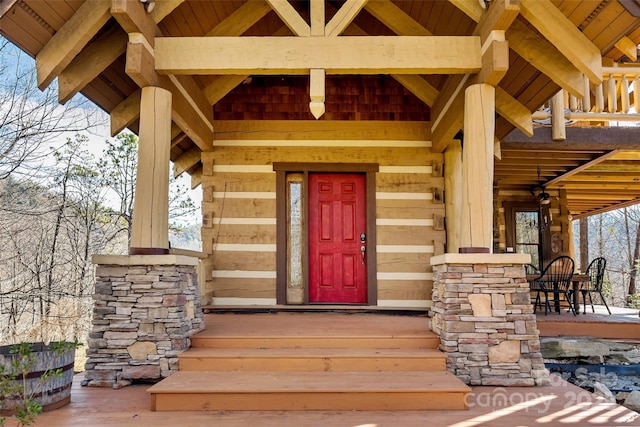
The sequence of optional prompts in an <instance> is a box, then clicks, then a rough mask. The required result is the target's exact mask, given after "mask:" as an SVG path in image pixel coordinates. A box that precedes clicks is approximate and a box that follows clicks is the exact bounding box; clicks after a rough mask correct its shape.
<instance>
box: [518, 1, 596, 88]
mask: <svg viewBox="0 0 640 427" xmlns="http://www.w3.org/2000/svg"><path fill="white" fill-rule="evenodd" d="M520 3H521V9H522V10H521V14H522V16H524V17H525V18H526V20H527V21H529V22H530V23H531V24H532V25H533V26H534V27H536V29H537V30H538V31H539V32H540V34H542V35H543V36H544V37H545V38H546V39H547V40H549V41H550V42H551V44H553V46H555V48H556V49H558V50H559V51H560V52H561V53H562V55H564V56H565V57H566V58H567V59H568V60H569V61H570V62H571V63H572V64H574V65H575V67H576V68H577V69H578V70H580V71H581V72H582V73H583V74H584V75H585V76H587V77H588V78H589V81H590V82H591V83H593V84H595V85H598V84H600V83H602V55H601V53H600V49H598V47H597V46H596V45H595V44H593V42H592V41H591V40H589V39H588V38H587V36H585V35H584V34H583V33H582V32H581V31H580V30H578V28H577V27H576V26H575V25H574V24H573V23H572V22H571V21H570V20H569V19H568V18H567V17H566V16H565V15H564V14H563V13H562V12H561V11H560V10H559V9H558V8H557V7H556V6H555V5H554V4H553V3H552V2H551V0H520Z"/></svg>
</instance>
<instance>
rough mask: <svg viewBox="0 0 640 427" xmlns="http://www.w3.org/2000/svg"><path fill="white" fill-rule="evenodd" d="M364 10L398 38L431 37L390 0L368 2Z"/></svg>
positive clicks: (428, 32)
mask: <svg viewBox="0 0 640 427" xmlns="http://www.w3.org/2000/svg"><path fill="white" fill-rule="evenodd" d="M364 8H365V9H366V10H367V12H369V13H370V14H371V15H373V16H374V17H375V18H376V19H377V20H378V21H380V22H382V23H383V24H384V25H386V26H387V28H389V29H390V30H391V31H393V32H394V33H396V34H397V35H399V36H432V35H433V33H431V31H429V30H427V29H426V28H424V27H423V26H422V25H421V24H420V23H418V22H417V21H416V20H415V19H413V18H412V17H410V16H409V15H407V14H406V13H405V12H404V11H403V10H402V9H400V8H399V7H398V6H396V5H395V4H394V3H392V2H391V0H369V2H367V4H366V5H365V7H364Z"/></svg>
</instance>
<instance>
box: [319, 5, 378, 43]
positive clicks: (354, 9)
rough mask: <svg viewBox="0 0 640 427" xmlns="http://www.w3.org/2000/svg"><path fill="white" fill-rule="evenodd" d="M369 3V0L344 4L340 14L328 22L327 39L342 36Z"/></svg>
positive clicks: (337, 13) (325, 30)
mask: <svg viewBox="0 0 640 427" xmlns="http://www.w3.org/2000/svg"><path fill="white" fill-rule="evenodd" d="M368 1H369V0H353V1H349V2H346V3H344V4H343V5H342V7H341V8H340V9H339V10H338V12H336V14H335V15H333V18H331V20H330V21H329V22H327V25H326V26H325V29H324V35H325V36H326V37H333V36H339V35H340V34H342V33H343V32H344V30H346V28H347V27H348V26H349V25H350V24H351V22H353V20H354V19H355V17H356V16H357V15H358V14H359V13H360V11H361V10H362V8H363V7H365V6H366V4H367V2H368Z"/></svg>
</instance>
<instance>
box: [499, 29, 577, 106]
mask: <svg viewBox="0 0 640 427" xmlns="http://www.w3.org/2000/svg"><path fill="white" fill-rule="evenodd" d="M506 35H507V40H509V47H510V48H511V49H513V51H514V52H516V53H517V54H518V55H520V56H521V57H522V58H523V59H525V60H526V61H528V62H529V63H530V64H531V65H533V66H534V67H536V68H537V69H538V70H540V71H541V72H542V73H544V74H545V75H546V76H547V77H549V78H550V79H551V80H553V81H554V82H555V83H556V84H557V85H558V86H560V87H561V88H563V89H565V90H566V91H568V92H569V93H571V94H572V95H574V96H576V97H578V98H582V96H583V93H584V79H583V77H582V73H581V72H580V71H579V70H578V69H577V68H576V67H575V66H574V65H573V64H572V63H571V62H570V61H569V60H568V59H567V58H566V57H565V56H564V55H562V54H561V53H560V52H559V51H558V50H557V49H556V48H555V47H554V46H553V45H552V44H551V43H549V42H548V41H547V40H545V39H544V38H542V37H540V36H539V35H538V34H536V32H535V31H533V30H532V29H531V28H529V27H527V26H526V25H525V24H523V23H522V22H519V21H515V22H514V23H513V24H512V25H511V28H510V29H509V30H507V33H506Z"/></svg>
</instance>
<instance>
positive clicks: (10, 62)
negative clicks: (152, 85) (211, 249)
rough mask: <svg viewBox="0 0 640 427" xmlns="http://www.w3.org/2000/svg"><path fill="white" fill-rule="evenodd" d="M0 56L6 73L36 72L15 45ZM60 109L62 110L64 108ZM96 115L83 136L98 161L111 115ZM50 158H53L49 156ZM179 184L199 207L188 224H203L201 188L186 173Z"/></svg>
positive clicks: (61, 139)
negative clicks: (193, 186)
mask: <svg viewBox="0 0 640 427" xmlns="http://www.w3.org/2000/svg"><path fill="white" fill-rule="evenodd" d="M0 41H4V39H2V38H1V37H0ZM0 55H1V56H2V58H1V60H2V63H3V64H4V65H5V66H6V67H5V68H4V70H5V73H14V74H15V73H29V72H34V70H35V60H34V59H33V58H31V57H29V56H28V55H26V54H25V53H23V52H20V50H19V49H18V48H17V47H16V46H14V45H9V46H7V47H6V48H5V49H3V50H2V51H1V52H0ZM4 78H5V79H10V78H11V76H5V77H4ZM52 84H53V85H55V84H56V82H55V81H54V83H52ZM37 95H39V93H36V96H37ZM87 101H88V100H87V99H86V98H85V97H84V96H83V95H82V94H77V95H75V96H74V97H73V98H72V99H71V100H70V101H68V104H69V105H72V106H74V105H75V106H80V107H78V108H84V107H82V105H83V104H86V102H87ZM89 102H90V101H89ZM60 108H62V106H61V107H60ZM94 113H95V114H97V115H98V117H97V120H95V121H96V122H97V123H98V125H96V126H94V127H93V128H91V129H90V130H88V131H85V132H82V134H83V135H85V136H87V137H88V143H87V145H86V147H84V148H86V150H87V151H88V152H89V153H91V154H92V155H93V156H94V157H95V158H96V159H98V158H100V156H101V154H102V151H103V150H104V149H105V148H106V142H105V141H106V140H108V139H111V135H110V122H109V115H108V114H107V113H106V112H104V111H103V110H101V109H99V108H95V112H94ZM127 131H128V130H125V131H124V132H127ZM75 134H76V132H62V133H61V134H60V135H58V136H57V137H56V138H55V139H54V140H51V141H49V142H48V144H47V145H48V146H49V147H52V148H54V149H55V148H57V147H60V146H62V145H63V144H64V143H65V142H66V140H67V138H72V139H73V138H74V137H75ZM49 158H51V156H49ZM177 182H178V183H179V184H180V185H182V186H183V187H184V188H187V189H188V191H187V192H188V194H189V196H190V197H191V199H192V200H193V202H194V204H195V205H196V207H197V211H196V212H194V214H193V215H192V217H191V218H188V219H187V221H186V222H188V224H199V223H201V220H202V214H201V210H200V207H201V203H202V190H201V187H197V188H196V189H194V190H192V189H191V177H190V176H189V175H188V174H186V173H184V174H182V175H181V176H180V177H179V178H178V179H177ZM184 225H187V224H184Z"/></svg>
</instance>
